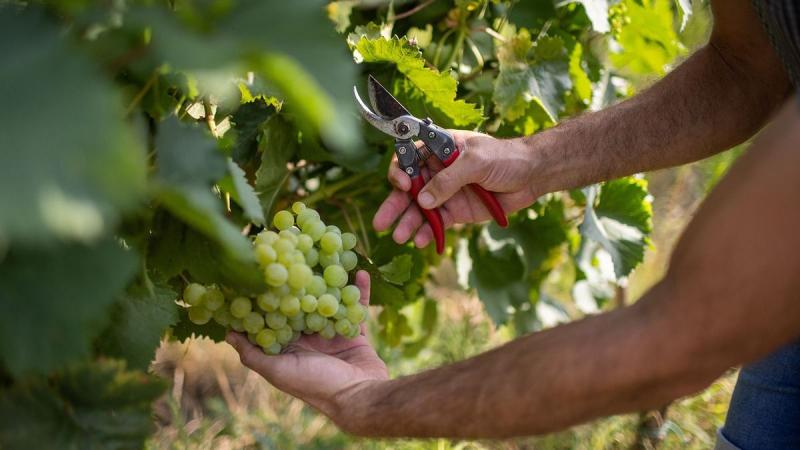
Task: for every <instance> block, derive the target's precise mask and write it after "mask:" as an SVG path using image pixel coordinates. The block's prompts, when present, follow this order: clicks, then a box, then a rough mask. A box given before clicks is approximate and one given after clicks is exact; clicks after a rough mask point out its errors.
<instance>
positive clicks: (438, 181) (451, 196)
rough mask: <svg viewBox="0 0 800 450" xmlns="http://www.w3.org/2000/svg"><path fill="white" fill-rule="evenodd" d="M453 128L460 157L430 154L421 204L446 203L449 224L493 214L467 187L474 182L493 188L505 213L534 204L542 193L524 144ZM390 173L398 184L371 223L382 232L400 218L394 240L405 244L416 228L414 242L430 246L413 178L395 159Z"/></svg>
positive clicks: (444, 215)
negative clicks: (449, 159)
mask: <svg viewBox="0 0 800 450" xmlns="http://www.w3.org/2000/svg"><path fill="white" fill-rule="evenodd" d="M451 133H452V134H453V138H454V140H455V141H456V145H457V146H458V148H460V149H461V156H460V157H459V158H458V159H456V160H455V162H454V163H453V164H452V165H451V166H450V167H447V168H444V166H442V163H441V161H439V160H438V159H437V158H435V157H431V158H428V160H427V161H426V163H425V164H426V167H424V168H423V176H424V177H425V178H426V179H427V180H428V182H427V184H426V185H425V188H424V189H423V190H422V191H421V192H420V194H419V197H418V201H419V203H420V206H423V207H425V208H429V209H430V208H435V207H440V208H441V213H442V220H443V221H444V226H445V227H450V226H452V225H453V224H455V223H473V222H481V221H485V220H488V219H491V215H490V214H489V211H488V210H487V209H486V207H484V206H483V203H482V202H481V201H480V199H479V198H478V197H477V196H476V195H475V194H474V193H473V192H472V191H471V190H470V189H468V188H467V185H468V184H470V183H477V184H479V185H481V186H482V187H483V188H485V189H486V190H488V191H492V192H494V193H495V196H496V197H497V200H498V201H499V202H500V205H501V206H502V207H503V210H504V211H505V212H506V214H509V213H511V212H514V211H516V210H519V209H522V208H525V207H527V206H529V205H530V204H531V203H533V202H534V201H535V200H536V198H537V197H538V196H539V194H541V193H539V192H535V191H534V189H533V183H531V182H530V181H531V167H532V163H531V160H530V152H529V151H526V150H525V148H524V146H522V145H520V144H519V143H515V142H514V141H509V140H500V139H496V138H493V137H491V136H489V135H486V134H482V133H475V132H472V131H458V130H451ZM388 177H389V182H391V183H392V185H393V186H394V188H393V189H392V192H391V193H390V194H389V196H388V197H386V200H384V202H383V204H381V206H380V208H379V209H378V212H377V213H375V218H374V219H373V221H372V225H373V226H374V227H375V229H376V230H377V231H384V230H387V229H389V227H391V226H392V224H394V223H395V222H397V225H396V226H395V229H394V233H393V234H392V237H393V238H394V240H395V242H397V243H398V244H403V243H405V242H407V241H408V240H409V239H410V238H411V236H412V235H414V234H415V233H416V236H415V237H414V243H415V244H416V246H417V247H425V246H426V245H428V244H429V243H430V242H431V241H432V240H433V231H432V230H431V227H430V225H429V224H428V223H427V222H426V221H425V220H424V217H423V216H422V213H421V212H420V209H419V207H417V205H416V204H415V203H414V202H412V201H411V197H410V196H409V194H408V191H409V190H410V189H411V179H410V178H409V177H408V175H407V174H406V173H405V172H403V171H402V170H401V169H400V167H399V166H398V164H397V160H396V159H395V160H393V161H392V164H391V166H390V167H389V174H388Z"/></svg>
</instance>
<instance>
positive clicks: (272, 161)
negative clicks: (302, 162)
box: [256, 116, 298, 216]
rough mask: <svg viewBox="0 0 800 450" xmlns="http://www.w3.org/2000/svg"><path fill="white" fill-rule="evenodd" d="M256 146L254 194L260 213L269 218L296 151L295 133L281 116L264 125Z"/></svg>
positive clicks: (287, 176)
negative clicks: (258, 160)
mask: <svg viewBox="0 0 800 450" xmlns="http://www.w3.org/2000/svg"><path fill="white" fill-rule="evenodd" d="M259 147H260V150H261V166H259V168H258V171H257V172H256V192H257V193H258V198H259V200H260V201H261V209H262V211H264V214H265V215H267V216H269V214H270V212H271V211H272V206H273V205H274V203H275V199H276V198H277V197H278V194H279V193H280V190H281V188H282V187H283V185H284V183H286V180H287V179H288V178H289V169H288V168H287V167H286V163H287V162H288V161H289V159H290V158H292V156H294V155H295V153H296V152H297V151H298V141H297V130H296V129H295V128H294V127H293V126H292V125H291V124H290V123H289V122H288V121H286V119H284V118H283V117H282V116H275V117H273V118H271V119H270V120H269V122H267V124H266V125H265V127H264V134H263V136H262V139H261V143H260V145H259Z"/></svg>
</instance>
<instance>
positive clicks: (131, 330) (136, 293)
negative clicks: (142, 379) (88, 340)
mask: <svg viewBox="0 0 800 450" xmlns="http://www.w3.org/2000/svg"><path fill="white" fill-rule="evenodd" d="M177 297H178V294H177V293H176V292H175V291H173V290H172V289H170V288H169V287H167V286H159V285H156V286H153V288H152V290H150V289H148V288H147V287H145V286H141V285H138V284H137V285H134V286H131V287H130V288H128V290H127V291H126V292H125V293H123V294H122V295H121V296H120V298H119V299H118V300H117V303H116V304H115V305H114V307H113V309H112V311H111V323H110V324H109V326H108V327H107V328H106V330H105V332H104V333H103V334H102V335H101V337H100V339H98V343H97V347H98V348H99V350H100V351H101V352H102V353H103V354H105V355H108V356H114V357H119V358H122V359H125V360H126V361H127V362H128V366H129V367H131V368H135V369H139V370H147V367H148V366H149V365H150V361H152V359H153V357H154V356H155V349H156V348H157V347H158V343H159V342H160V340H161V336H162V335H163V334H164V331H165V330H166V329H167V328H168V327H170V326H172V325H173V324H175V322H177V320H178V311H177V305H176V304H175V299H176V298H177Z"/></svg>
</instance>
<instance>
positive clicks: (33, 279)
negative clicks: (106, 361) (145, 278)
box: [0, 241, 136, 376]
mask: <svg viewBox="0 0 800 450" xmlns="http://www.w3.org/2000/svg"><path fill="white" fill-rule="evenodd" d="M135 268H136V258H135V256H134V255H133V254H132V253H131V252H127V251H125V250H123V249H122V248H121V247H120V246H119V245H118V244H117V243H115V242H112V241H102V242H100V243H97V244H96V245H94V246H84V245H77V244H75V245H62V246H57V247H53V248H51V249H49V250H32V249H25V250H23V249H18V248H13V247H12V248H11V251H10V252H9V254H8V255H7V256H6V258H5V260H3V262H2V263H0V360H2V362H3V365H4V366H5V367H6V368H8V370H9V371H10V372H11V373H12V374H13V375H15V376H21V375H24V374H27V373H31V372H38V373H44V372H48V371H50V370H53V369H56V368H59V367H62V366H63V365H64V364H66V363H68V362H70V361H74V360H78V359H82V358H86V357H88V356H89V350H90V343H91V341H92V339H93V338H94V337H95V336H96V335H97V334H98V333H99V332H100V331H102V329H103V326H104V325H105V318H106V316H107V314H108V308H109V307H110V306H111V304H112V303H114V299H115V296H116V295H118V294H119V293H120V292H121V291H122V290H123V288H124V287H125V285H126V284H127V282H128V281H129V280H130V278H131V276H133V274H134V271H135Z"/></svg>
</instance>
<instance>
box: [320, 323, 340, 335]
mask: <svg viewBox="0 0 800 450" xmlns="http://www.w3.org/2000/svg"><path fill="white" fill-rule="evenodd" d="M319 335H320V336H322V337H323V338H325V339H333V338H334V337H336V328H334V325H333V322H331V321H330V320H329V321H328V323H326V324H325V328H323V329H321V330H320V331H319Z"/></svg>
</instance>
